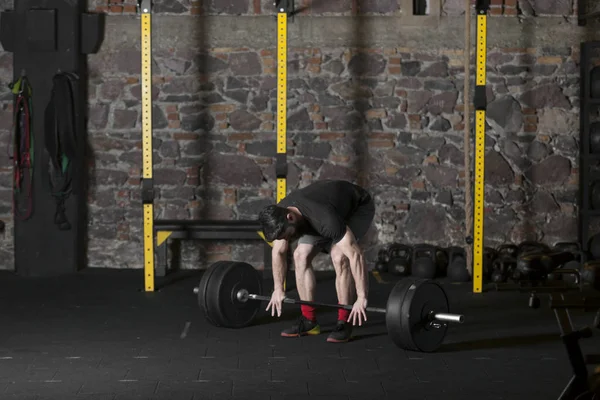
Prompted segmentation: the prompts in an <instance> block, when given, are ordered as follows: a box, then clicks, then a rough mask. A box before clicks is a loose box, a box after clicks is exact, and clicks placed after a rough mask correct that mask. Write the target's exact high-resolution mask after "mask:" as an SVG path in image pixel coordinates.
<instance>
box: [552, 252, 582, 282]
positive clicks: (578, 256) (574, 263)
mask: <svg viewBox="0 0 600 400" xmlns="http://www.w3.org/2000/svg"><path fill="white" fill-rule="evenodd" d="M554 250H555V251H563V252H568V253H572V254H573V256H574V257H575V259H574V260H571V261H568V262H566V263H565V264H564V265H561V266H559V268H562V269H574V270H578V271H579V272H580V273H581V266H582V265H583V262H584V254H583V251H582V250H581V246H580V245H579V243H578V242H558V243H556V244H555V245H554ZM548 279H549V280H562V281H564V282H566V283H567V284H569V285H575V284H577V277H576V276H575V274H560V273H559V274H554V273H550V274H548Z"/></svg>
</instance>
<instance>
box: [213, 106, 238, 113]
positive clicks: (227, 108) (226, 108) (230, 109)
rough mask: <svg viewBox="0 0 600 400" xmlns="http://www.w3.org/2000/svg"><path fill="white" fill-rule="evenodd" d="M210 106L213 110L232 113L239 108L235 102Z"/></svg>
mask: <svg viewBox="0 0 600 400" xmlns="http://www.w3.org/2000/svg"><path fill="white" fill-rule="evenodd" d="M209 108H210V110H211V111H212V112H226V113H230V112H234V111H235V110H237V107H236V105H235V104H211V105H210V106H209Z"/></svg>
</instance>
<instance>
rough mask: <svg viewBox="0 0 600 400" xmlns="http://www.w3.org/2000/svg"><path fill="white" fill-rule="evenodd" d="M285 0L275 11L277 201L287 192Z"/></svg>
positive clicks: (286, 18) (286, 16)
mask: <svg viewBox="0 0 600 400" xmlns="http://www.w3.org/2000/svg"><path fill="white" fill-rule="evenodd" d="M284 3H287V0H284V1H283V2H282V4H281V5H280V6H279V8H278V12H277V159H276V164H275V174H276V176H277V202H278V203H279V202H280V201H281V200H283V198H284V197H285V196H286V193H287V126H286V123H287V22H288V15H287V4H284Z"/></svg>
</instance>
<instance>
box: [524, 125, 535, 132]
mask: <svg viewBox="0 0 600 400" xmlns="http://www.w3.org/2000/svg"><path fill="white" fill-rule="evenodd" d="M523 130H524V131H525V132H536V131H537V125H534V124H526V125H525V127H524V128H523Z"/></svg>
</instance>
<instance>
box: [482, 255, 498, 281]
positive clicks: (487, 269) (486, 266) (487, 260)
mask: <svg viewBox="0 0 600 400" xmlns="http://www.w3.org/2000/svg"><path fill="white" fill-rule="evenodd" d="M497 257H498V252H497V251H496V249H494V248H493V247H484V248H483V280H484V281H489V280H490V279H491V277H492V271H493V265H494V260H495V259H496V258H497Z"/></svg>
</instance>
